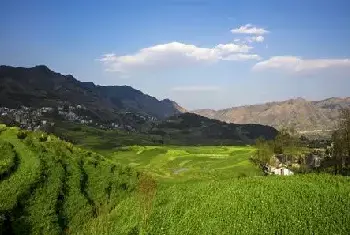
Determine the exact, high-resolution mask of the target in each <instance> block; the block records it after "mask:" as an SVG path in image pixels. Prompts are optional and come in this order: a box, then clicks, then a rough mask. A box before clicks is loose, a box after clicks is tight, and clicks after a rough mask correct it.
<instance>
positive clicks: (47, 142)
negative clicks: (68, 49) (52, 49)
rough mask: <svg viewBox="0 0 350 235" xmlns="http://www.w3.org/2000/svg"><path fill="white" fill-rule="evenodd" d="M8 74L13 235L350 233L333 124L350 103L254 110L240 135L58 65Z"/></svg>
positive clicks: (0, 176) (2, 146) (344, 169)
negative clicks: (63, 70)
mask: <svg viewBox="0 0 350 235" xmlns="http://www.w3.org/2000/svg"><path fill="white" fill-rule="evenodd" d="M0 75H1V76H0V97H1V100H0V123H3V124H0V234H21V235H22V234H50V235H51V234H53V235H56V234H57V235H62V234H96V235H97V234H98V235H100V234H106V235H107V234H198V235H201V234H232V233H237V234H300V233H301V234H327V235H328V234H349V233H350V226H349V223H347V221H348V220H350V217H349V215H348V213H347V210H348V209H349V208H350V198H349V194H350V181H349V179H348V175H349V169H350V168H349V165H350V161H348V158H347V157H346V155H344V153H345V151H346V147H344V146H345V145H344V143H345V142H343V140H345V139H346V138H345V135H344V133H346V132H343V130H346V127H347V126H346V125H347V124H346V122H344V123H341V122H339V126H341V127H342V128H345V129H339V130H338V132H333V129H326V128H330V127H329V126H328V125H327V122H328V121H329V120H328V119H327V120H328V121H327V120H326V121H325V119H322V118H320V117H321V116H322V117H331V118H330V119H331V120H336V119H337V118H339V116H337V115H338V113H336V112H340V111H341V110H343V109H342V108H347V107H348V106H347V100H346V99H342V101H341V102H340V101H339V100H338V99H337V102H338V101H339V102H338V103H339V104H337V105H335V104H334V102H335V101H334V100H332V99H331V100H330V101H327V102H326V101H322V102H321V101H320V102H321V103H323V104H322V105H323V106H322V105H321V104H320V103H318V104H317V105H319V106H322V107H323V108H322V109H327V107H328V108H329V109H330V110H328V111H327V112H328V113H332V114H331V116H327V115H324V114H322V113H321V114H322V115H321V114H319V113H317V112H316V111H317V110H315V109H314V108H312V106H310V104H307V102H306V101H305V100H301V99H298V100H293V101H288V102H287V101H286V102H283V103H282V104H277V103H276V104H267V106H269V107H270V108H267V109H265V108H264V107H260V106H252V107H250V108H248V109H249V110H250V111H249V112H248V113H249V115H251V116H252V117H254V118H255V119H254V120H253V119H249V118H248V119H245V118H247V117H249V115H248V114H247V112H246V111H244V109H245V108H243V107H241V108H237V109H239V110H240V111H239V113H240V115H241V116H240V117H241V119H239V121H237V122H236V121H235V122H234V123H232V122H231V121H230V120H228V119H226V117H225V118H223V117H221V116H220V115H219V116H217V113H215V112H214V111H205V112H203V111H196V113H198V114H195V113H191V112H187V110H186V109H184V108H182V107H181V106H179V105H178V104H177V103H175V102H174V101H171V100H168V99H166V100H162V101H159V100H157V99H155V98H153V97H151V96H148V95H146V94H143V93H142V92H141V91H137V90H135V89H133V88H131V87H125V86H111V87H110V86H106V87H103V86H97V85H94V84H92V83H86V82H79V81H78V80H76V79H75V78H73V77H72V76H70V75H61V74H59V73H56V72H53V71H52V70H50V69H48V68H47V67H46V66H36V67H33V68H15V67H8V66H2V67H0ZM276 105H277V106H278V107H280V108H276V107H277V106H276ZM305 106H308V107H309V108H310V107H311V108H310V109H311V110H309V111H310V112H303V110H304V109H303V107H305ZM326 106H327V107H326ZM255 109H257V110H258V111H256V110H255ZM276 109H277V111H276V112H275V113H274V114H273V115H272V114H271V113H270V112H272V111H271V110H276ZM264 110H265V111H264ZM281 110H282V111H281ZM289 111H292V115H291V116H290V115H289V116H288V115H287V112H289ZM217 112H218V113H220V112H221V111H217ZM225 112H226V111H225ZM230 112H231V111H230V110H228V111H227V113H226V114H227V115H231V114H230ZM232 112H233V113H234V112H235V111H232ZM264 112H266V113H264ZM298 112H299V113H298ZM311 113H312V114H311ZM226 114H225V115H226ZM341 114H342V115H343V116H342V118H340V120H350V118H349V117H350V114H349V113H348V112H346V109H344V110H343V113H341ZM202 115H203V116H202ZM274 115H275V116H274ZM312 115H313V116H312ZM317 115H319V116H317ZM205 116H208V117H209V118H208V117H205ZM265 117H269V118H271V120H272V119H273V120H274V122H276V123H277V124H278V125H277V124H276V125H275V124H274V123H272V124H271V122H265V121H261V122H260V121H259V122H257V121H256V120H257V119H259V120H264V118H265ZM300 117H302V118H301V119H302V120H304V121H305V120H306V122H307V123H308V121H307V120H309V119H310V120H311V119H312V120H314V121H315V122H316V124H314V123H313V122H310V123H308V124H305V123H306V122H298V120H299V119H298V118H300ZM303 117H305V118H303ZM296 118H297V119H296ZM332 118H333V119H332ZM217 119H220V120H217ZM301 119H300V120H301ZM246 120H248V121H247V123H246ZM250 122H251V123H250ZM329 122H330V121H329ZM266 123H267V124H268V125H267V124H266ZM291 123H297V124H295V125H292V126H291V127H292V128H288V127H290V126H289V124H291ZM298 123H299V124H298ZM317 123H318V124H317ZM340 124H341V125H340ZM270 125H272V126H270ZM307 126H313V127H314V129H313V130H310V129H308V128H306V127H307ZM280 127H283V128H280ZM286 127H287V128H286ZM304 127H305V128H304ZM321 127H322V128H321ZM334 127H336V126H334ZM305 129H306V130H305ZM324 131H327V132H328V134H327V138H319V137H317V136H318V135H319V134H320V133H321V134H324ZM308 133H309V134H313V135H315V136H316V138H310V139H309V138H308V137H309V136H310V135H307V134H308ZM305 135H307V136H308V137H305ZM285 172H287V173H285ZM286 175H288V176H286ZM324 224H327V226H326V227H324V226H323V225H324Z"/></svg>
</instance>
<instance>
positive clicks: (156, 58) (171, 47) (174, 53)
mask: <svg viewBox="0 0 350 235" xmlns="http://www.w3.org/2000/svg"><path fill="white" fill-rule="evenodd" d="M251 50H252V47H251V46H249V45H245V44H235V43H228V44H218V45H216V46H214V47H212V48H206V47H197V46H195V45H190V44H184V43H180V42H171V43H167V44H160V45H155V46H152V47H147V48H143V49H141V50H139V51H138V52H137V53H135V54H131V55H123V56H118V55H116V54H105V55H103V56H102V58H100V59H98V60H99V61H100V62H102V63H103V64H104V65H105V66H106V70H108V71H116V72H120V73H128V72H130V71H134V70H135V69H142V68H150V67H158V68H159V67H162V68H164V67H171V66H176V65H182V64H187V63H190V62H206V61H207V62H216V61H220V60H234V61H245V60H259V59H260V56H258V55H256V54H251V53H250V51H251Z"/></svg>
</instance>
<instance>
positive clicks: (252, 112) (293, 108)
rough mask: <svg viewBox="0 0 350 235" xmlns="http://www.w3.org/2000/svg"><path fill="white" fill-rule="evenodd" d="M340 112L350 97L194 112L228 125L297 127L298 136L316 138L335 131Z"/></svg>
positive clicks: (349, 106) (298, 100) (288, 101)
mask: <svg viewBox="0 0 350 235" xmlns="http://www.w3.org/2000/svg"><path fill="white" fill-rule="evenodd" d="M341 108H350V97H348V98H335V97H333V98H329V99H325V100H321V101H307V100H305V99H303V98H297V99H290V100H286V101H281V102H270V103H265V104H257V105H247V106H240V107H233V108H228V109H222V110H217V111H216V110H211V109H201V110H194V111H193V113H196V114H199V115H202V116H205V117H209V118H214V119H217V120H221V121H225V122H228V123H240V124H246V123H256V124H263V125H269V126H273V127H275V128H282V127H294V128H295V129H296V130H297V131H299V132H302V133H305V134H314V133H321V132H326V131H327V130H332V129H334V127H335V124H336V121H337V118H338V115H339V110H340V109H341Z"/></svg>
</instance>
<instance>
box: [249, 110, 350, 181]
mask: <svg viewBox="0 0 350 235" xmlns="http://www.w3.org/2000/svg"><path fill="white" fill-rule="evenodd" d="M315 141H316V142H319V140H314V141H309V140H307V138H306V137H304V136H299V135H298V134H297V132H296V131H295V130H294V129H293V128H289V129H287V128H283V129H282V130H280V132H279V134H278V135H277V136H276V138H275V139H274V140H270V141H267V140H264V139H263V138H258V139H257V141H256V144H255V146H256V149H257V151H256V153H255V155H254V156H253V157H252V160H253V161H254V162H256V163H258V164H259V165H260V166H262V167H263V166H266V165H270V164H271V161H272V159H273V156H276V155H282V156H284V157H288V158H290V160H291V161H292V162H295V163H298V164H300V165H305V162H306V159H305V158H306V156H307V155H308V154H316V155H317V154H319V152H320V151H321V152H322V154H321V155H322V161H321V166H320V169H318V170H322V171H326V172H332V173H334V174H342V175H350V109H341V110H340V113H339V119H338V121H337V124H336V130H335V131H334V132H333V133H332V136H331V139H330V141H326V143H327V145H326V146H322V145H321V146H322V147H320V145H319V144H317V145H316V146H315V144H314V142H315ZM310 143H312V144H310ZM315 148H316V149H317V151H316V149H315ZM320 149H321V150H320ZM315 152H316V153H315Z"/></svg>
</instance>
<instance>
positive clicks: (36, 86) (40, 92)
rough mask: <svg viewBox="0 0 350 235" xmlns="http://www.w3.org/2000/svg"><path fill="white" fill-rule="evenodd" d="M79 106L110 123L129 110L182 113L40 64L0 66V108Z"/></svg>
mask: <svg viewBox="0 0 350 235" xmlns="http://www.w3.org/2000/svg"><path fill="white" fill-rule="evenodd" d="M63 104H67V105H73V106H76V105H82V106H84V107H86V108H87V110H89V116H91V117H94V118H97V119H101V120H110V119H115V118H117V117H118V114H117V113H118V112H121V111H130V112H136V113H140V114H144V115H149V116H152V117H155V118H158V119H164V118H166V117H168V116H171V115H174V114H177V113H180V112H183V111H184V109H183V108H182V107H180V106H179V105H178V104H176V103H175V102H174V101H170V100H168V99H165V100H162V101H159V100H157V99H156V98H154V97H152V96H149V95H146V94H144V93H142V92H141V91H139V90H135V89H134V88H132V87H129V86H98V85H95V84H94V83H92V82H80V81H78V80H77V79H75V78H74V77H73V76H71V75H62V74H60V73H56V72H54V71H52V70H50V69H49V68H48V67H46V66H44V65H41V66H36V67H32V68H22V67H10V66H0V106H4V107H8V108H18V107H20V106H22V105H24V106H28V107H45V106H49V107H53V106H54V107H57V106H59V105H63Z"/></svg>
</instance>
